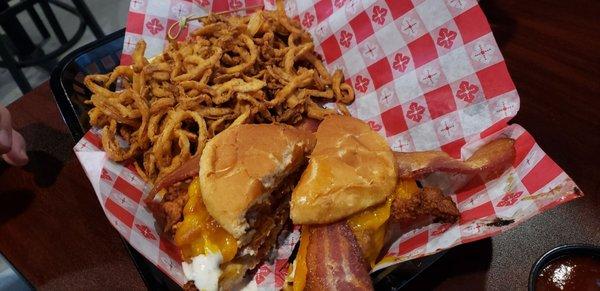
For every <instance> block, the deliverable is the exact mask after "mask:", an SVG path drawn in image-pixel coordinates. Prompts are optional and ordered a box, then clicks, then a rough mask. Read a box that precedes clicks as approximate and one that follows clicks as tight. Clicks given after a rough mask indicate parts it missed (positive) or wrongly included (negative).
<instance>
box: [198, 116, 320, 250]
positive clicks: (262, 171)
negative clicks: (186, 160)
mask: <svg viewBox="0 0 600 291" xmlns="http://www.w3.org/2000/svg"><path fill="white" fill-rule="evenodd" d="M314 144H315V141H314V136H313V135H312V134H311V133H309V132H307V131H304V130H300V129H296V128H294V127H291V126H288V125H282V124H243V125H238V126H235V127H232V128H229V129H228V130H226V131H223V132H222V133H220V134H218V135H217V136H215V137H214V138H213V139H211V140H210V141H209V142H208V143H207V144H206V147H205V148H204V151H203V152H202V157H201V159H200V173H199V175H200V189H201V191H202V199H203V201H204V204H205V205H206V209H207V211H208V212H209V214H210V215H211V216H212V217H213V218H214V219H215V220H216V221H217V222H218V223H219V224H220V225H221V226H222V227H223V228H224V229H225V230H227V231H228V232H229V233H231V235H233V236H234V237H235V238H237V239H238V240H239V239H240V238H241V237H242V236H244V234H246V232H247V230H248V228H249V224H248V221H247V220H246V214H247V213H246V212H247V211H248V210H249V209H250V208H251V207H252V206H254V205H255V204H257V203H260V202H261V201H264V200H266V199H268V198H269V195H270V194H271V193H272V192H273V190H274V189H276V188H277V187H278V186H279V185H280V184H281V182H282V180H283V179H284V178H285V177H286V176H287V175H289V174H290V173H292V172H294V171H296V170H298V168H299V167H300V166H301V165H302V164H303V163H304V162H305V157H306V156H307V155H308V154H309V153H310V152H311V150H312V149H313V147H314Z"/></svg>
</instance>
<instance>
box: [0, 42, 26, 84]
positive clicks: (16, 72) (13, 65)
mask: <svg viewBox="0 0 600 291" xmlns="http://www.w3.org/2000/svg"><path fill="white" fill-rule="evenodd" d="M0 58H2V60H3V61H4V64H5V65H6V68H7V69H8V71H9V72H10V74H11V75H12V77H13V79H14V80H15V82H17V85H18V86H19V89H21V92H22V93H23V94H25V93H27V92H29V91H31V85H30V84H29V81H27V78H25V74H23V71H21V69H20V68H19V66H18V65H17V62H16V61H15V59H13V56H12V55H11V54H10V52H9V51H8V48H7V47H6V44H5V43H4V42H0Z"/></svg>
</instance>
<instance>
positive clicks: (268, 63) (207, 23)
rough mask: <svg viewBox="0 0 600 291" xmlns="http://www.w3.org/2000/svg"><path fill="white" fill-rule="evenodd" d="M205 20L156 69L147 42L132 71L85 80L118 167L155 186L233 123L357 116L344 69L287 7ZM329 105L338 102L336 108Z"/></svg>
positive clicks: (93, 117) (95, 120)
mask: <svg viewBox="0 0 600 291" xmlns="http://www.w3.org/2000/svg"><path fill="white" fill-rule="evenodd" d="M200 21H201V22H202V24H203V25H202V26H201V28H199V29H198V30H195V31H193V32H191V34H190V36H189V37H188V39H187V40H185V41H183V42H177V41H171V42H170V43H169V44H168V46H167V48H166V50H165V51H164V52H163V53H162V54H161V55H158V56H157V57H155V58H153V59H151V60H150V61H149V60H147V59H146V58H145V57H144V52H145V49H146V44H145V43H144V41H140V42H138V43H137V45H136V48H135V51H134V52H133V54H132V61H133V64H132V65H131V66H118V67H116V68H115V69H114V71H113V72H111V73H108V74H101V75H88V76H86V78H85V85H86V86H87V88H88V89H89V90H90V91H91V92H92V96H91V99H90V100H89V103H90V104H92V105H93V108H92V109H91V110H90V111H89V117H90V124H91V125H93V126H96V127H99V128H102V146H103V147H104V150H105V151H106V153H107V154H108V157H109V158H110V159H111V160H113V161H117V162H123V161H126V162H133V163H134V165H135V167H136V169H137V171H138V173H139V174H140V175H141V176H142V177H143V178H144V179H145V180H146V181H148V182H154V181H156V180H157V179H160V178H161V177H163V176H165V175H166V174H168V173H169V172H172V171H173V170H174V169H176V168H177V167H179V166H180V165H181V164H182V163H184V162H185V161H186V160H189V159H190V158H191V157H192V156H194V155H196V154H199V153H201V151H202V149H203V147H204V145H205V144H206V142H207V140H208V139H210V138H211V137H213V136H214V135H216V134H217V133H219V132H220V131H222V130H224V129H225V128H227V127H229V126H231V125H232V124H237V123H273V122H279V123H287V124H297V123H298V122H300V121H301V120H302V119H303V118H304V117H306V116H308V117H311V118H315V119H323V117H324V116H326V115H329V114H339V113H342V114H348V110H347V108H346V106H345V105H347V104H350V103H351V102H353V101H354V92H353V90H352V87H351V86H350V85H348V84H346V83H345V82H344V76H343V74H342V72H341V71H340V70H337V71H335V73H334V74H333V75H330V74H329V72H328V71H327V69H326V68H325V66H324V65H323V63H322V61H321V59H320V57H319V56H318V55H317V54H316V53H315V52H314V44H313V42H312V39H311V37H310V35H309V34H308V33H307V32H306V31H303V30H302V29H301V28H300V26H299V24H298V23H297V22H295V21H293V20H291V19H290V18H288V17H287V16H286V15H285V12H284V10H283V9H282V7H281V5H279V7H278V10H276V11H258V12H256V13H253V14H251V15H249V16H243V17H240V16H223V15H215V14H212V15H208V16H206V17H204V18H201V19H200ZM117 88H118V90H117ZM325 102H327V103H333V102H335V104H336V107H335V109H326V108H324V107H323V106H322V105H321V104H323V103H325ZM257 138H260V137H257Z"/></svg>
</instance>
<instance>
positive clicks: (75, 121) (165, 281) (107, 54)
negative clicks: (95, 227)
mask: <svg viewBox="0 0 600 291" xmlns="http://www.w3.org/2000/svg"><path fill="white" fill-rule="evenodd" d="M124 37H125V30H124V29H123V30H120V31H117V32H115V33H112V34H110V35H108V36H106V37H105V38H103V39H100V40H97V41H94V42H92V43H89V44H87V45H85V46H83V47H81V48H79V49H77V50H75V51H74V52H72V53H70V54H69V55H68V56H66V57H65V58H64V59H63V60H61V61H60V62H59V63H58V65H57V66H56V67H55V68H54V70H53V71H52V74H51V76H50V87H51V89H52V93H53V94H54V98H55V99H56V103H58V107H59V108H60V113H61V114H62V117H63V119H64V120H65V123H66V124H67V125H68V126H69V130H70V131H71V135H72V136H73V139H75V140H76V141H78V140H80V139H81V138H82V137H83V135H84V134H85V133H86V132H87V131H88V130H89V129H90V125H89V123H88V116H87V111H88V110H89V109H90V107H89V106H88V105H86V104H85V103H84V101H85V100H88V99H89V98H90V96H91V92H90V91H89V90H87V88H86V87H85V86H84V84H83V78H84V76H85V75H88V74H96V73H107V72H110V71H112V69H113V68H115V67H116V66H117V65H118V64H119V60H120V57H121V51H122V48H123V40H124ZM123 242H124V243H125V245H126V246H127V249H128V250H129V253H130V255H131V257H132V259H133V261H134V262H135V265H136V267H137V268H138V271H139V272H140V274H141V276H142V278H143V280H144V282H145V283H146V285H147V286H148V288H149V289H153V290H157V289H159V290H164V289H179V286H177V284H175V282H173V281H172V280H171V279H170V278H168V276H166V275H165V274H163V273H162V272H161V271H160V270H159V269H158V268H156V267H155V266H154V265H153V264H152V263H150V262H149V261H148V260H146V258H144V257H143V256H142V255H141V254H140V253H138V252H137V251H136V250H135V249H134V248H133V247H131V246H130V245H129V244H128V243H127V242H126V241H125V240H123ZM442 255H443V252H441V253H438V254H435V255H431V256H428V257H425V258H421V259H417V260H412V261H409V262H406V263H402V264H399V265H395V266H392V267H389V268H387V269H384V270H381V271H378V272H375V273H374V274H373V275H372V278H373V283H374V284H375V289H376V290H397V289H400V288H402V287H403V286H404V285H406V284H407V283H408V282H410V281H411V280H412V279H414V278H415V277H416V276H418V275H419V274H420V273H421V272H422V271H423V270H425V269H426V268H428V267H429V266H431V265H432V264H433V263H434V262H435V261H437V260H438V259H439V258H440V257H441V256H442Z"/></svg>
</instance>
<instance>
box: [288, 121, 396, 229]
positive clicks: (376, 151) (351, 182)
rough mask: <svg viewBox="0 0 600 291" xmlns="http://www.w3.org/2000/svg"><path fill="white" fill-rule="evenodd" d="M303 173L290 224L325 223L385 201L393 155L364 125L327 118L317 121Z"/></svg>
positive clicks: (393, 173)
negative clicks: (317, 124) (314, 138)
mask: <svg viewBox="0 0 600 291" xmlns="http://www.w3.org/2000/svg"><path fill="white" fill-rule="evenodd" d="M316 138H317V144H316V146H315V149H314V151H313V153H312V155H311V158H310V162H309V164H308V167H307V169H306V170H305V171H304V173H303V174H302V177H301V178H300V182H299V183H298V185H297V186H296V188H295V189H294V192H293V193H292V200H291V204H290V216H291V218H292V221H293V222H294V223H295V224H326V223H332V222H335V221H338V220H340V219H343V218H346V217H348V216H350V215H352V214H354V213H357V212H359V211H361V210H363V209H366V208H368V207H371V206H373V205H377V204H379V203H382V202H384V201H385V199H386V197H387V196H388V195H389V194H390V193H392V191H393V190H394V187H395V185H396V180H397V170H396V164H395V160H394V155H393V154H392V151H391V149H390V147H389V146H388V144H387V142H386V141H385V139H384V138H383V137H381V136H380V135H379V134H377V133H376V132H374V131H373V130H371V128H370V127H369V126H368V125H367V124H365V123H364V122H362V121H360V120H358V119H356V118H353V117H349V116H329V117H326V118H325V119H324V120H323V122H321V124H320V126H319V128H318V130H317V133H316Z"/></svg>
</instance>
